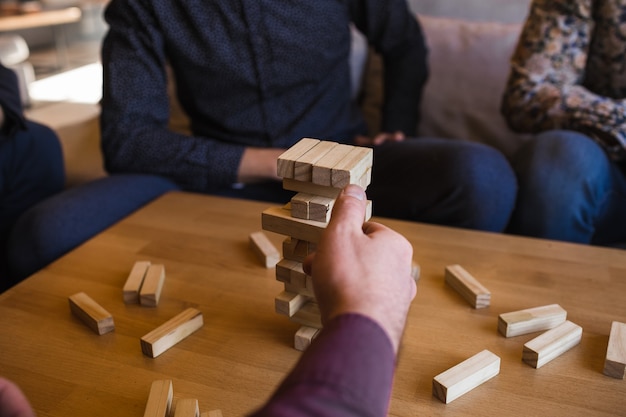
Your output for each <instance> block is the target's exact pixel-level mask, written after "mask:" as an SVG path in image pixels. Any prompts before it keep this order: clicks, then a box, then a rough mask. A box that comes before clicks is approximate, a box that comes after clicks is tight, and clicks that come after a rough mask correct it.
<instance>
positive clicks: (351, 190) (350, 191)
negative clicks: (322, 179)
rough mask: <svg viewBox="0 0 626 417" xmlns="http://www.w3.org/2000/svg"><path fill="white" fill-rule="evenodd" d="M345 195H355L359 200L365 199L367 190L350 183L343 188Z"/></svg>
mask: <svg viewBox="0 0 626 417" xmlns="http://www.w3.org/2000/svg"><path fill="white" fill-rule="evenodd" d="M343 193H344V195H347V196H350V197H354V198H356V199H357V200H361V201H363V200H365V191H363V189H362V188H361V187H359V186H357V185H349V186H347V187H346V188H344V189H343Z"/></svg>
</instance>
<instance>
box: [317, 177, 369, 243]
mask: <svg viewBox="0 0 626 417" xmlns="http://www.w3.org/2000/svg"><path fill="white" fill-rule="evenodd" d="M366 205H367V197H366V196H365V191H364V190H363V188H361V187H359V186H358V185H354V184H350V185H348V186H346V187H345V188H344V189H343V190H342V191H341V193H340V194H339V196H338V197H337V199H336V200H335V204H334V206H333V212H332V215H331V217H330V221H329V222H328V226H327V229H329V230H336V229H337V228H343V229H348V230H350V229H352V230H358V231H359V232H361V231H362V230H361V228H362V227H363V222H364V221H365V209H366Z"/></svg>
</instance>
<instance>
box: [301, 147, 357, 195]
mask: <svg viewBox="0 0 626 417" xmlns="http://www.w3.org/2000/svg"><path fill="white" fill-rule="evenodd" d="M353 149H354V146H351V145H344V144H338V145H337V146H335V147H334V148H333V151H332V152H328V153H327V154H326V155H324V156H323V157H322V158H320V159H319V160H318V161H317V162H316V163H315V165H313V169H312V176H311V177H312V178H311V182H313V183H314V184H319V185H325V186H331V185H332V181H331V172H332V169H333V167H334V166H335V165H337V163H339V161H341V160H342V159H343V158H344V157H345V156H346V155H348V153H350V152H351V151H352V150H353Z"/></svg>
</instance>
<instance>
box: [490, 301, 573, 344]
mask: <svg viewBox="0 0 626 417" xmlns="http://www.w3.org/2000/svg"><path fill="white" fill-rule="evenodd" d="M566 318H567V311H565V310H563V309H562V308H561V306H560V305H558V304H550V305H547V306H541V307H534V308H528V309H525V310H519V311H512V312H510V313H503V314H500V316H499V317H498V331H499V332H500V333H502V335H504V336H505V337H513V336H519V335H522V334H527V333H532V332H539V331H542V330H548V329H552V328H553V327H556V326H558V325H559V324H561V323H563V322H564V321H565V319H566Z"/></svg>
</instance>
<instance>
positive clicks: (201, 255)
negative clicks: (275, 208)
mask: <svg viewBox="0 0 626 417" xmlns="http://www.w3.org/2000/svg"><path fill="white" fill-rule="evenodd" d="M270 205H271V204H268V203H264V202H253V201H244V200H236V199H225V198H217V197H211V196H206V195H200V194H194V193H183V192H176V193H169V194H166V195H164V196H163V197H161V198H159V199H157V200H155V201H154V202H152V203H150V204H148V205H146V206H145V207H143V208H142V209H140V210H139V211H137V212H135V213H133V214H131V215H130V216H129V217H127V218H126V219H123V220H122V221H120V222H119V223H116V224H115V225H113V226H112V227H110V228H108V229H106V230H105V231H104V232H103V233H102V234H100V235H98V236H96V237H94V238H93V239H91V240H89V241H87V242H85V244H83V245H81V246H79V247H77V248H76V249H74V250H73V251H71V252H70V253H68V254H67V255H65V256H63V257H62V258H61V259H59V260H57V261H55V262H53V263H52V264H50V265H48V266H47V267H45V268H44V269H42V270H41V271H39V272H37V273H36V274H34V275H33V276H32V277H30V278H28V279H27V280H25V281H24V282H22V283H20V284H19V285H17V286H15V287H14V288H12V289H10V290H8V291H6V292H5V293H2V294H0V352H2V354H0V370H1V373H2V375H3V376H4V377H7V378H10V379H12V380H14V381H16V382H17V383H18V384H19V385H20V387H21V388H22V389H23V390H24V392H25V393H26V395H28V397H29V398H30V400H31V403H32V404H33V407H34V408H35V411H36V412H37V415H39V416H42V417H67V416H91V417H110V416H116V417H137V416H141V415H142V412H143V410H144V408H145V405H146V399H147V391H148V387H150V385H151V383H152V382H153V381H154V380H157V379H173V380H174V389H175V393H176V396H178V397H180V398H197V399H198V401H199V403H200V409H201V410H215V409H220V410H222V412H223V414H224V416H226V417H232V416H243V415H247V414H249V413H250V412H252V411H253V410H255V409H257V408H258V407H260V406H261V405H262V404H263V403H264V402H265V401H266V400H267V399H268V398H269V397H270V395H271V394H272V392H273V391H274V389H275V388H276V387H277V386H278V385H279V384H280V382H281V381H282V380H283V378H284V377H285V375H286V373H287V372H288V371H289V370H290V369H291V367H292V366H294V364H295V363H296V361H297V360H298V358H299V357H300V355H301V353H300V352H299V351H297V350H295V349H294V334H295V332H296V331H297V330H298V328H299V327H300V326H299V325H298V324H297V323H294V322H292V321H291V320H289V319H287V318H286V317H284V316H281V315H278V314H276V312H275V311H274V304H273V303H274V297H275V296H276V294H278V293H279V292H280V291H281V290H282V289H283V284H282V283H280V282H277V281H276V276H275V272H274V270H272V269H267V268H265V267H264V266H262V265H260V264H259V262H258V260H257V258H256V257H255V256H254V254H252V253H251V251H250V249H249V247H248V242H247V239H248V236H249V234H250V233H251V232H253V231H255V230H259V228H260V216H261V212H262V211H263V210H265V209H266V208H267V207H268V206H270ZM374 220H376V221H378V222H381V223H383V224H385V225H386V226H389V227H391V228H393V229H395V230H397V231H399V232H401V233H402V235H404V236H405V237H406V238H407V239H408V240H409V242H410V243H411V244H412V246H413V252H414V255H413V257H414V260H415V261H416V262H417V263H418V264H419V265H420V267H421V268H420V269H421V271H420V272H421V273H420V279H419V281H418V283H417V295H416V297H415V299H414V300H413V302H412V305H411V309H410V311H409V317H408V320H407V327H406V331H405V333H404V337H403V339H402V344H401V346H400V354H399V357H398V360H397V367H396V375H395V382H394V386H393V391H392V393H391V403H390V408H389V416H391V417H413V416H435V417H437V416H446V417H451V416H452V417H457V416H461V417H477V416H480V417H485V416H486V417H494V416H495V417H501V416H518V415H519V416H546V415H549V416H557V417H560V416H563V417H566V416H567V417H570V416H606V417H608V416H615V415H616V413H617V411H616V410H624V409H626V384H624V381H623V380H617V379H614V378H609V377H607V376H606V375H604V374H603V367H604V360H605V357H606V353H607V342H608V340H609V333H610V329H611V323H612V322H613V321H618V322H621V323H626V309H624V294H626V280H625V279H624V277H625V276H626V251H624V250H619V249H610V248H600V247H590V246H585V245H578V244H568V243H563V242H556V241H550V240H540V239H530V238H523V237H517V236H510V235H499V234H495V233H482V232H473V231H470V230H465V229H455V228H447V227H438V226H430V225H426V224H421V223H414V222H403V221H396V220H390V219H385V218H374ZM267 234H268V237H269V238H270V240H272V242H273V243H274V244H275V245H277V246H278V245H281V244H282V241H283V240H284V239H285V236H284V235H280V234H274V233H269V232H268V233H267ZM142 259H150V260H151V261H152V262H154V263H161V264H164V265H165V266H166V268H167V283H166V288H165V290H166V291H167V293H166V294H165V293H164V295H167V296H166V297H165V296H164V297H162V299H161V301H160V303H159V306H158V307H157V308H142V307H141V306H139V305H132V304H130V305H129V304H125V303H124V302H123V300H122V297H121V295H120V291H121V288H122V287H123V285H124V282H125V280H126V278H127V276H128V273H129V268H130V266H131V265H133V263H134V262H135V261H136V260H142ZM452 264H459V265H463V266H464V267H465V268H466V269H467V270H468V271H471V272H472V274H474V275H475V276H476V277H480V281H481V283H482V284H484V285H485V286H486V287H487V288H489V290H490V291H491V293H492V300H491V305H490V307H489V308H486V309H479V310H476V309H473V308H471V307H470V306H469V305H467V304H466V303H464V302H459V297H458V296H457V295H456V294H454V293H452V292H451V291H450V289H449V288H446V286H445V284H444V283H443V282H442V281H443V280H442V271H443V270H444V268H445V267H446V266H447V265H452ZM79 291H84V292H85V293H87V294H89V295H90V296H92V297H93V298H94V299H95V300H97V301H98V302H99V303H100V304H101V305H103V306H105V307H106V309H107V310H108V311H109V312H110V313H111V314H112V315H113V317H115V332H113V333H110V334H108V335H106V336H103V337H100V336H96V335H95V334H94V333H92V332H91V331H88V330H86V329H85V327H84V326H82V325H81V323H79V322H78V321H77V320H76V319H75V318H74V317H73V316H72V315H71V313H70V312H69V309H68V301H67V300H68V297H69V296H70V295H72V294H75V293H77V292H79ZM554 303H558V304H559V305H560V306H561V307H562V308H563V309H565V310H567V315H568V319H569V320H571V321H573V322H574V323H576V324H578V325H580V326H581V327H582V328H583V329H584V332H583V335H582V340H581V342H580V345H579V346H578V347H576V348H575V349H572V350H570V351H569V352H568V353H567V354H565V355H561V356H560V357H559V358H558V360H555V361H552V362H551V363H550V364H549V365H547V366H544V367H543V368H542V369H539V370H535V369H532V368H530V367H529V366H528V365H526V364H525V363H523V362H522V361H521V359H520V355H521V351H522V347H523V343H525V342H526V341H528V340H530V339H531V338H532V337H533V336H520V337H519V338H517V337H516V338H504V337H502V336H501V335H500V334H499V333H498V331H497V330H496V328H497V323H498V316H499V315H500V314H501V313H505V312H510V311H518V310H521V309H525V308H528V307H529V306H531V307H532V306H542V305H550V304H554ZM188 307H194V308H197V309H198V310H200V311H202V312H203V315H204V317H205V324H204V327H203V329H201V330H200V331H197V332H195V333H194V334H193V335H192V336H191V337H189V338H187V339H185V340H184V341H183V342H181V343H179V344H177V345H176V347H175V348H173V349H170V350H169V351H168V352H166V353H165V354H163V355H161V356H159V357H157V358H155V359H151V358H149V357H147V356H145V355H143V353H142V352H141V349H140V347H139V342H138V340H139V338H141V336H143V335H145V334H146V333H148V332H149V331H151V330H153V329H155V328H156V327H158V326H159V325H161V324H162V323H164V322H165V321H167V320H168V319H170V318H171V317H173V316H175V315H176V314H178V313H179V312H180V311H183V310H184V309H186V308H188ZM42 340H45V348H42V345H41V343H40V342H41V341H42ZM484 349H488V350H489V351H491V352H493V353H494V354H496V355H497V356H499V357H500V358H501V361H502V363H501V372H500V374H499V375H498V376H497V377H496V378H494V379H492V380H491V381H489V382H488V383H486V384H484V385H482V386H480V387H479V388H478V389H474V390H472V391H471V392H470V393H468V394H466V395H463V396H462V397H460V398H458V399H456V400H455V401H454V402H452V403H451V404H447V405H446V404H443V403H442V402H440V401H439V400H437V399H436V398H434V397H433V395H432V380H433V377H434V376H435V375H438V374H439V373H441V372H442V371H443V370H446V369H449V368H450V367H452V366H454V365H455V364H457V363H459V362H461V361H463V360H464V359H466V358H467V357H468V356H470V355H471V354H473V353H475V352H480V351H482V350H484Z"/></svg>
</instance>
